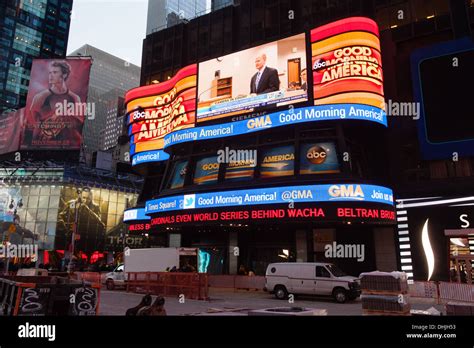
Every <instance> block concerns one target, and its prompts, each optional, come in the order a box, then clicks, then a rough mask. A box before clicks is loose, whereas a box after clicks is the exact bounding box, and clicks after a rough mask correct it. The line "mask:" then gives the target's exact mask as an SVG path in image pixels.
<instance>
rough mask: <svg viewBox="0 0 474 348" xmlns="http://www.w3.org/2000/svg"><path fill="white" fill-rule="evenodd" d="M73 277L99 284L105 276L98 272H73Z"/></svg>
mask: <svg viewBox="0 0 474 348" xmlns="http://www.w3.org/2000/svg"><path fill="white" fill-rule="evenodd" d="M74 277H75V278H76V279H77V280H79V281H84V282H89V283H92V284H98V285H99V286H100V285H101V284H102V283H103V278H105V274H102V273H100V272H75V273H74Z"/></svg>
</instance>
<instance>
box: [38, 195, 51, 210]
mask: <svg viewBox="0 0 474 348" xmlns="http://www.w3.org/2000/svg"><path fill="white" fill-rule="evenodd" d="M48 206H49V196H39V199H38V208H48Z"/></svg>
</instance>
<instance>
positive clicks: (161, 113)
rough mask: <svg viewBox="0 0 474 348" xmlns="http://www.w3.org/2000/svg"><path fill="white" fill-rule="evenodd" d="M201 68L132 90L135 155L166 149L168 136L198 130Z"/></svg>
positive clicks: (129, 96) (127, 100)
mask: <svg viewBox="0 0 474 348" xmlns="http://www.w3.org/2000/svg"><path fill="white" fill-rule="evenodd" d="M196 82H197V65H196V64H193V65H189V66H187V67H185V68H183V69H181V70H180V71H179V72H178V73H177V74H176V75H175V76H174V77H173V78H171V79H170V80H168V81H166V82H163V83H159V84H155V85H151V86H145V87H139V88H135V89H132V90H131V91H129V92H128V93H127V95H126V97H125V103H126V104H127V114H128V124H129V135H130V144H131V145H132V148H133V149H134V150H132V153H133V154H136V153H140V152H145V151H153V150H161V149H163V145H164V143H163V139H164V137H165V135H167V134H169V133H171V132H175V131H177V130H180V129H185V128H189V127H194V123H195V118H196Z"/></svg>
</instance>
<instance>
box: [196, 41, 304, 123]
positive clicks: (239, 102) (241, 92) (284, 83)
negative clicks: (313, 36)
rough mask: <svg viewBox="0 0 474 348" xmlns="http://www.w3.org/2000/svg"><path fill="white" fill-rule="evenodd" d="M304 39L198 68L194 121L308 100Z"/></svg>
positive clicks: (208, 62) (224, 58)
mask: <svg viewBox="0 0 474 348" xmlns="http://www.w3.org/2000/svg"><path fill="white" fill-rule="evenodd" d="M305 38H306V36H305V34H300V35H296V36H292V37H288V38H285V39H282V40H279V41H275V42H271V43H269V44H265V45H261V46H257V47H254V48H250V49H247V50H243V51H240V52H236V53H232V54H229V55H227V56H224V57H219V58H216V59H211V60H208V61H206V62H202V63H200V64H199V78H198V110H197V118H196V119H197V122H198V123H199V122H205V121H210V120H216V119H222V118H225V117H229V116H235V115H241V114H248V113H252V112H260V111H263V110H265V109H269V108H275V107H279V106H283V105H290V104H291V105H294V104H297V103H300V102H306V101H308V92H307V91H308V83H307V79H306V77H307V71H306V65H307V63H306V39H305Z"/></svg>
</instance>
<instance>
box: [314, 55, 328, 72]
mask: <svg viewBox="0 0 474 348" xmlns="http://www.w3.org/2000/svg"><path fill="white" fill-rule="evenodd" d="M324 67H326V61H325V60H324V59H322V58H320V59H318V60H317V61H315V62H314V65H313V70H319V69H323V68H324Z"/></svg>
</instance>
